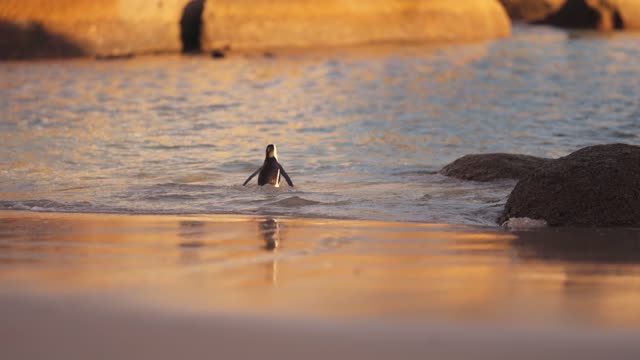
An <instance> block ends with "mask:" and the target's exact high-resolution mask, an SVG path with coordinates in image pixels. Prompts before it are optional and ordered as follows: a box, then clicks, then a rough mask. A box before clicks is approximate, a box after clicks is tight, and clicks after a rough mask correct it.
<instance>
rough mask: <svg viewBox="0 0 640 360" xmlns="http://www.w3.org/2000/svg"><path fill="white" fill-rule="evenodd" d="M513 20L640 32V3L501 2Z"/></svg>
mask: <svg viewBox="0 0 640 360" xmlns="http://www.w3.org/2000/svg"><path fill="white" fill-rule="evenodd" d="M500 2H501V3H502V4H503V5H504V7H505V9H506V10H507V12H508V13H509V16H511V18H512V19H514V20H523V21H526V22H530V23H537V24H547V25H553V26H558V27H563V28H581V29H596V30H613V29H640V1H639V0H500Z"/></svg>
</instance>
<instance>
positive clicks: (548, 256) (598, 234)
mask: <svg viewBox="0 0 640 360" xmlns="http://www.w3.org/2000/svg"><path fill="white" fill-rule="evenodd" d="M516 234H517V236H518V238H517V240H515V241H514V242H513V243H512V244H513V246H514V248H515V250H516V252H517V254H518V256H519V257H521V258H524V259H538V260H546V261H562V262H584V263H598V264H640V238H638V230H637V229H603V228H601V229H580V228H570V229H546V230H540V231H524V232H518V233H516Z"/></svg>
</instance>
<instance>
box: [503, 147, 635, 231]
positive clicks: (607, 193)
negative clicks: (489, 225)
mask: <svg viewBox="0 0 640 360" xmlns="http://www.w3.org/2000/svg"><path fill="white" fill-rule="evenodd" d="M516 217H528V218H531V219H540V220H545V221H547V223H548V224H549V225H550V226H636V227H637V226H640V146H633V145H624V144H612V145H597V146H590V147H586V148H584V149H581V150H578V151H576V152H574V153H572V154H570V155H568V156H565V157H563V158H559V159H556V160H552V161H549V162H547V163H546V164H544V165H542V166H541V167H539V168H538V169H537V170H535V171H534V172H533V173H532V174H530V175H529V176H527V177H526V178H524V179H522V180H520V181H519V182H518V184H517V185H516V187H515V189H514V190H513V191H512V192H511V195H509V199H508V201H507V204H506V206H505V209H504V212H503V214H502V216H501V218H500V219H499V220H498V221H499V223H503V222H504V221H506V220H508V219H509V218H516Z"/></svg>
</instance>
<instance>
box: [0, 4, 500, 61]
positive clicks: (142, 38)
mask: <svg viewBox="0 0 640 360" xmlns="http://www.w3.org/2000/svg"><path fill="white" fill-rule="evenodd" d="M24 24H28V25H24ZM510 31H511V28H510V20H509V18H508V16H507V15H506V13H505V11H504V9H503V7H502V6H501V5H500V4H499V3H498V0H456V1H450V0H446V1H445V0H412V1H407V0H323V1H315V0H313V1H312V0H216V1H213V0H209V1H205V0H57V1H47V0H2V1H0V59H7V58H28V57H47V56H49V57H59V56H83V55H85V56H98V57H101V58H105V59H108V58H118V57H122V56H127V55H134V54H140V53H154V52H179V51H183V52H185V53H189V52H199V51H200V50H206V51H211V50H213V49H218V48H224V47H226V46H231V47H232V48H233V49H268V48H274V47H299V46H309V47H313V46H327V45H328V46H334V45H351V44H362V43H370V42H386V41H437V42H451V41H470V40H485V39H494V38H499V37H506V36H508V35H509V34H510ZM15 34H18V35H17V36H15Z"/></svg>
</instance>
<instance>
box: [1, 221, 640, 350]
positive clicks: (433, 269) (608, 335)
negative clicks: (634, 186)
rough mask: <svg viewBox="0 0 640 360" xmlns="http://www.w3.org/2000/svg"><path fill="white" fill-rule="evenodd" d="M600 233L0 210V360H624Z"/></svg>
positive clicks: (611, 260)
mask: <svg viewBox="0 0 640 360" xmlns="http://www.w3.org/2000/svg"><path fill="white" fill-rule="evenodd" d="M611 231H613V232H611V233H605V234H602V236H604V238H608V239H611V238H618V239H619V240H620V241H619V242H617V244H619V245H620V247H619V248H618V250H617V251H609V252H608V253H605V254H604V255H603V253H602V252H600V251H598V250H597V248H595V246H596V245H597V243H598V238H597V236H596V237H592V238H589V236H590V235H588V234H593V232H583V233H581V232H580V231H579V230H572V231H571V232H566V233H562V231H559V230H555V231H553V233H556V235H555V236H560V237H561V238H563V239H571V238H572V235H573V237H574V238H580V239H581V240H582V241H590V244H592V245H591V246H590V248H591V249H592V250H594V251H593V252H591V253H590V252H589V251H587V250H584V249H582V250H581V249H580V248H579V247H575V248H572V246H571V242H570V241H564V242H562V241H559V242H560V243H561V244H563V245H562V246H558V247H556V248H555V249H554V248H553V247H551V246H549V242H547V243H544V242H542V243H540V244H543V247H542V248H544V249H545V252H544V253H543V252H540V248H537V247H536V244H537V241H540V240H541V239H542V240H544V239H547V240H548V239H552V238H553V236H554V235H553V233H551V234H549V233H546V234H545V233H544V232H528V233H508V232H504V231H502V230H500V229H498V228H482V227H469V226H451V225H439V224H433V225H429V224H413V223H388V222H373V221H349V220H328V219H289V218H278V219H273V218H265V217H251V216H237V215H234V216H231V215H198V216H174V215H153V216H151V215H110V214H65V213H35V212H20V211H3V212H1V213H0V234H1V235H0V246H1V247H2V255H1V257H0V283H2V284H3V286H2V287H3V291H2V293H1V294H0V303H1V306H0V309H1V310H0V311H1V313H2V318H3V319H4V320H5V321H3V325H2V326H0V334H2V335H1V336H0V338H2V347H1V348H2V351H1V352H2V358H8V359H18V358H19V359H35V358H40V357H41V356H42V354H45V353H46V354H47V355H46V356H47V358H51V359H83V358H93V357H96V356H97V357H106V358H136V359H165V358H167V359H168V358H176V357H181V356H193V357H204V356H213V355H219V356H220V357H221V358H254V357H257V356H260V357H266V358H274V359H275V358H291V359H293V358H300V357H301V356H303V357H305V358H326V357H328V356H329V357H341V358H363V359H364V358H389V357H392V356H402V357H403V358H424V357H425V356H434V357H437V358H439V359H462V358H468V357H469V356H474V357H476V358H486V359H497V358H500V359H515V358H517V359H528V358H531V359H534V358H540V356H543V355H544V356H545V357H551V358H558V359H566V358H570V357H580V358H584V359H592V358H593V359H596V358H604V357H607V355H608V356H611V354H615V357H616V358H620V359H623V358H628V359H632V358H637V356H638V355H639V354H640V347H638V346H637V345H636V341H635V339H637V336H638V329H639V328H640V311H638V309H637V306H636V304H637V303H638V301H639V300H640V298H639V296H640V295H638V292H637V291H635V289H637V286H638V284H640V269H639V266H638V265H637V261H635V260H634V259H632V258H629V257H628V256H626V255H625V254H626V253H628V252H629V251H628V249H625V248H624V244H625V243H627V244H628V243H629V241H628V239H629V238H630V236H633V234H634V233H633V232H625V231H624V230H611ZM571 234H572V235H571ZM614 235H615V236H614ZM625 239H627V240H625ZM567 254H570V255H572V256H574V257H573V258H572V257H571V256H569V255H567ZM590 254H591V255H594V254H597V255H598V257H596V258H593V257H592V258H591V260H588V259H589V256H590ZM576 256H577V257H576ZM603 256H604V258H603Z"/></svg>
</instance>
